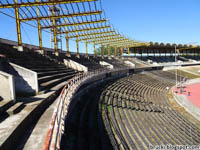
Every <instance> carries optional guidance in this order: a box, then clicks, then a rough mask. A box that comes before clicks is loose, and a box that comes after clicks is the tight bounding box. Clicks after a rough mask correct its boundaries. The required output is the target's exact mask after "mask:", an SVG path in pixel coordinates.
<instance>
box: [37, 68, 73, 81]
mask: <svg viewBox="0 0 200 150" xmlns="http://www.w3.org/2000/svg"><path fill="white" fill-rule="evenodd" d="M74 73H75V72H74V71H72V72H65V73H58V74H54V75H49V76H43V77H39V79H38V83H39V84H41V83H44V82H47V81H50V80H53V79H56V78H62V77H64V76H67V75H71V74H74Z"/></svg>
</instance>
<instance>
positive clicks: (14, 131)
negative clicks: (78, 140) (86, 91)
mask: <svg viewBox="0 0 200 150" xmlns="http://www.w3.org/2000/svg"><path fill="white" fill-rule="evenodd" d="M0 55H4V56H5V58H4V59H3V63H1V65H0V69H1V70H3V71H5V72H6V71H7V65H8V63H9V62H12V63H15V64H17V65H19V66H22V67H25V68H28V69H30V70H32V71H35V72H36V73H37V76H38V83H39V93H37V95H36V96H30V95H17V103H13V101H6V100H2V99H1V100H0V131H1V134H0V141H1V142H0V149H4V148H5V147H6V149H13V147H15V148H16V147H18V149H21V147H20V146H22V147H23V146H24V145H25V144H26V142H27V141H28V138H29V137H32V136H30V135H31V134H32V132H33V129H34V127H35V126H36V124H37V122H38V120H39V119H40V117H41V116H42V115H43V114H44V113H45V110H46V109H47V108H48V107H49V106H50V105H51V104H54V103H53V102H54V100H55V99H56V98H57V96H58V95H59V93H60V91H61V89H62V87H63V86H64V85H65V84H66V82H67V80H69V79H71V78H72V77H73V76H75V75H76V74H77V73H78V72H77V71H74V70H72V69H70V68H67V67H66V66H65V65H64V64H63V63H62V62H59V61H57V60H54V59H51V58H50V57H47V56H43V55H41V54H38V53H36V52H34V51H32V50H29V49H28V48H25V47H24V51H23V52H20V51H17V50H16V49H15V48H13V46H12V45H8V44H0ZM1 60H2V59H1ZM54 105H55V104H54ZM53 108H54V106H53ZM49 115H50V116H49V117H48V118H47V123H46V127H44V128H42V129H39V130H40V131H41V132H43V133H44V132H45V131H43V130H45V129H47V128H48V127H49V122H48V119H51V114H49ZM43 126H45V125H44V124H43ZM5 127H6V128H5ZM25 131H26V132H25ZM45 134H46V133H44V136H45ZM19 137H20V138H19ZM33 140H37V139H33ZM32 142H33V141H32Z"/></svg>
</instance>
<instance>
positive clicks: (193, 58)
mask: <svg viewBox="0 0 200 150" xmlns="http://www.w3.org/2000/svg"><path fill="white" fill-rule="evenodd" d="M184 57H185V58H186V59H192V60H196V61H200V56H184Z"/></svg>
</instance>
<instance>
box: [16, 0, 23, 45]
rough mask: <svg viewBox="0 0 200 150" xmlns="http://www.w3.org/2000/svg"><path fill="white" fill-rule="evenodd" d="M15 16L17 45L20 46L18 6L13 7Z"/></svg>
mask: <svg viewBox="0 0 200 150" xmlns="http://www.w3.org/2000/svg"><path fill="white" fill-rule="evenodd" d="M15 4H17V0H15ZM15 18H16V27H17V39H18V45H19V46H22V38H21V28H20V20H19V8H18V7H15Z"/></svg>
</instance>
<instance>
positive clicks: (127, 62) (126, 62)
mask: <svg viewBox="0 0 200 150" xmlns="http://www.w3.org/2000/svg"><path fill="white" fill-rule="evenodd" d="M124 63H125V64H126V65H128V66H130V67H135V64H134V63H132V62H130V61H128V60H126V61H124Z"/></svg>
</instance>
